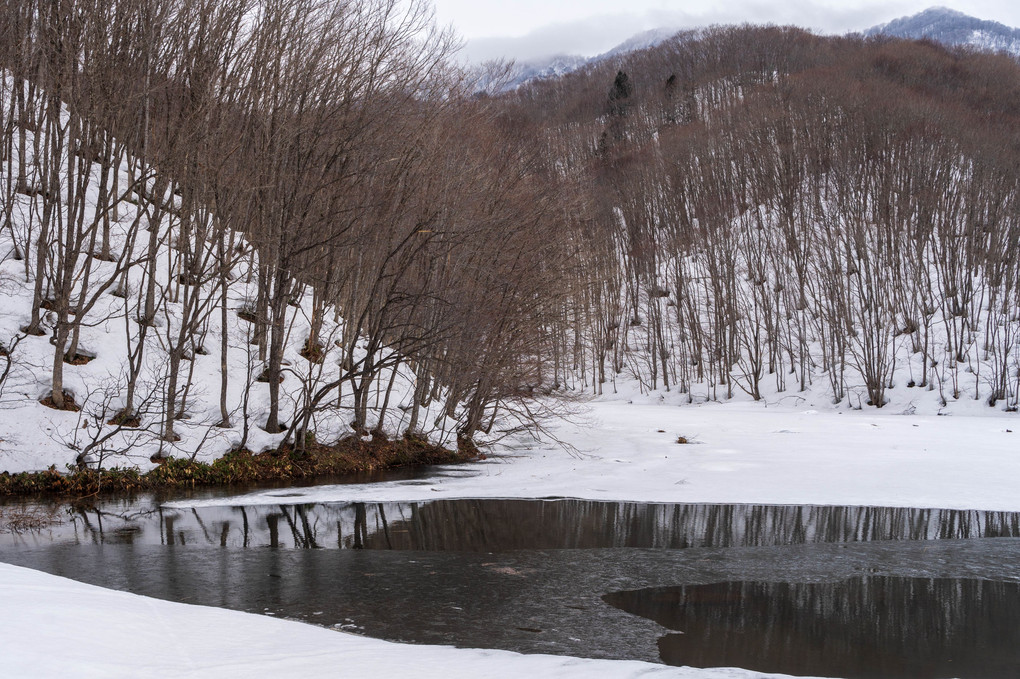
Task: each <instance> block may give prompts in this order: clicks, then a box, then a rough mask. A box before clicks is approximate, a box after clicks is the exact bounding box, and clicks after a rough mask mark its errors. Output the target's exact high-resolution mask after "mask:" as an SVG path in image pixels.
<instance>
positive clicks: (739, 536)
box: [0, 479, 1020, 677]
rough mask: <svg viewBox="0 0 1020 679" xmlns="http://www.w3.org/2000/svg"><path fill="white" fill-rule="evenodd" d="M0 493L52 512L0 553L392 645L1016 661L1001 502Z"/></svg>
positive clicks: (660, 655)
mask: <svg viewBox="0 0 1020 679" xmlns="http://www.w3.org/2000/svg"><path fill="white" fill-rule="evenodd" d="M407 482H409V483H413V482H415V481H414V480H413V479H409V480H408V481H407ZM280 493H281V501H285V500H283V497H285V496H286V490H284V489H281V491H280ZM0 509H4V510H6V512H7V514H8V515H10V514H11V513H12V512H14V511H24V510H29V511H33V512H40V511H42V512H46V511H52V512H54V516H55V517H56V518H58V519H60V520H61V522H60V523H59V524H57V525H53V526H50V527H46V528H43V529H40V530H31V531H22V532H11V531H9V530H8V531H6V532H3V530H2V529H0V560H2V561H7V562H10V563H15V564H19V565H24V566H29V567H32V568H37V569H39V570H43V571H47V572H50V573H54V574H57V575H63V576H67V577H72V578H75V579H77V580H82V581H85V582H90V583H93V584H98V585H102V586H105V587H111V588H114V589H121V590H127V591H132V592H136V593H139V594H145V595H149V596H155V597H159V598H164V599H171V600H175V601H183V602H187V603H197V604H205V605H213V606H222V607H226V608H232V609H237V610H244V611H251V612H258V613H265V614H269V615H276V616H281V617H287V618H293V619H297V620H304V621H307V622H312V623H316V624H320V625H325V626H334V627H337V628H342V629H347V630H350V631H356V632H360V633H363V634H367V635H370V636H375V637H381V638H386V639H392V640H403V641H414V642H419V643H444V644H454V645H458V646H471V647H488V648H504V649H510V650H517V651H523V652H545V653H559V654H570V655H579V656H587V657H596V658H627V659H640V660H649V661H659V662H666V663H670V664H681V665H694V666H705V667H708V666H739V667H747V668H750V669H758V670H762V671H774V672H784V673H790V674H814V675H822V676H844V677H951V676H960V677H1018V676H1020V631H1018V630H1020V565H1018V564H1020V515H1018V514H1013V513H1005V512H976V511H952V510H914V509H890V508H874V507H792V506H753V505H671V504H635V503H612V502H591V501H582V500H555V501H551V500H546V501H542V500H535V501H523V500H458V501H454V500H443V501H436V502H417V503H380V504H364V503H336V504H317V505H277V506H252V507H205V508H198V509H169V508H161V507H160V504H159V502H158V500H157V499H156V498H153V497H151V496H143V497H139V498H135V499H130V500H128V499H114V500H104V501H102V502H100V503H98V504H97V505H95V506H92V507H89V508H87V509H75V510H70V509H67V508H63V507H52V508H47V507H43V506H40V505H32V506H28V507H24V506H17V505H10V504H8V505H7V506H6V507H0ZM670 630H672V631H670Z"/></svg>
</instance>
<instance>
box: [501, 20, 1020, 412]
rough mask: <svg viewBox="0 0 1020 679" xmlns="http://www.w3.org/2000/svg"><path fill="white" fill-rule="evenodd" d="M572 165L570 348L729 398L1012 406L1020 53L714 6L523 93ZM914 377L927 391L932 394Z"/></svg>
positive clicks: (552, 150)
mask: <svg viewBox="0 0 1020 679" xmlns="http://www.w3.org/2000/svg"><path fill="white" fill-rule="evenodd" d="M513 104H514V106H515V108H514V109H513V110H514V114H515V115H517V116H520V117H522V118H526V119H528V120H530V121H531V123H532V124H533V125H534V126H536V127H537V128H540V129H542V130H543V132H544V134H545V135H546V139H547V140H548V144H549V151H548V152H549V154H550V155H551V156H552V157H554V158H555V159H556V163H557V168H558V169H559V170H560V172H561V173H562V175H563V176H564V178H565V181H567V182H571V183H572V185H573V188H572V190H571V191H570V192H569V194H570V196H571V199H572V202H569V203H567V205H566V206H565V208H564V210H565V213H566V214H569V215H571V216H572V218H573V219H574V222H575V224H574V226H575V228H576V229H577V233H578V234H579V235H578V237H577V238H576V239H575V241H574V245H575V258H576V259H575V262H576V264H577V267H576V269H575V271H576V272H577V279H576V280H577V283H576V286H575V294H574V295H573V296H572V297H571V300H570V304H571V306H570V307H569V308H564V309H563V320H564V323H563V327H564V328H565V329H566V330H565V332H564V335H563V338H562V342H563V345H564V346H565V347H569V351H568V355H569V356H570V357H571V360H570V361H569V366H570V368H571V372H572V374H576V375H579V376H580V378H581V381H582V382H584V383H588V384H593V385H594V389H595V391H597V392H602V391H604V390H605V386H604V383H605V381H606V380H609V379H612V378H613V376H614V375H628V376H633V377H636V378H637V379H639V380H640V381H641V382H642V384H643V385H645V386H646V387H647V388H648V389H662V390H668V389H675V390H679V391H681V392H684V393H688V394H691V395H692V396H693V397H695V398H708V399H727V398H730V397H732V396H734V395H735V394H739V393H746V394H749V395H750V396H751V397H753V398H755V399H758V398H761V397H762V396H763V394H766V393H768V394H773V395H774V394H781V393H790V394H793V393H798V392H802V391H805V390H810V389H814V390H816V391H817V390H818V388H819V385H823V386H824V389H825V390H827V391H828V393H829V396H830V397H831V400H832V401H833V402H835V403H843V404H847V403H849V404H850V405H853V406H855V407H863V406H866V405H872V406H878V407H880V406H882V405H883V404H884V403H885V402H886V400H887V394H886V392H887V390H888V389H890V388H893V387H896V388H916V389H920V390H927V391H931V392H935V394H936V396H935V398H937V399H938V401H939V402H941V403H943V404H944V403H947V402H952V401H955V400H957V399H981V400H983V401H986V402H987V403H988V405H991V406H995V407H1000V408H1002V407H1005V408H1007V409H1015V408H1016V406H1017V392H1018V383H1020V353H1018V352H1020V348H1018V343H1017V335H1018V331H1020V309H1018V304H1020V271H1018V262H1017V257H1018V253H1020V223H1018V217H1020V202H1018V184H1017V180H1018V169H1020V165H1018V159H1020V137H1018V130H1020V127H1018V122H1020V120H1018V113H1020V68H1018V66H1017V64H1016V63H1015V62H1014V61H1012V60H1011V59H1009V58H1007V57H1004V56H994V55H987V54H979V53H974V52H970V51H963V50H961V51H952V50H949V49H947V48H944V47H941V46H938V45H935V44H932V43H916V42H908V41H901V40H893V39H888V38H872V39H862V38H860V37H859V36H857V37H847V38H823V37H818V36H814V35H811V34H809V33H806V32H804V31H801V30H798V29H792V28H774V27H768V28H756V27H742V28H721V29H711V30H707V31H703V32H694V33H688V34H681V35H678V36H677V37H676V38H675V39H673V40H672V41H671V42H669V43H667V44H665V45H662V46H661V47H658V48H655V49H651V50H647V51H644V52H639V53H635V54H632V55H629V56H627V57H625V58H624V59H622V60H619V61H617V62H616V63H606V64H598V65H596V66H593V67H591V68H589V69H587V70H585V71H583V72H579V73H576V74H571V75H569V76H566V77H564V78H562V79H561V80H559V81H555V82H543V83H536V84H535V85H533V86H532V87H531V88H529V89H526V90H523V91H520V92H519V93H517V95H516V99H515V101H514V102H513ZM919 398H920V397H919Z"/></svg>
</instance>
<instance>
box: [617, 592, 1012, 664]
mask: <svg viewBox="0 0 1020 679" xmlns="http://www.w3.org/2000/svg"><path fill="white" fill-rule="evenodd" d="M603 599H604V600H605V601H606V602H607V603H609V604H611V605H613V606H615V607H617V608H620V609H622V610H625V611H627V612H628V613H633V614H635V615H640V616H642V617H646V618H650V619H652V620H654V621H655V622H657V623H659V624H660V625H662V626H664V627H667V628H669V629H672V630H676V633H673V634H667V635H666V636H664V637H662V638H660V639H659V652H660V655H661V657H662V660H663V662H665V663H667V664H669V665H689V666H694V667H720V666H735V667H743V668H746V669H752V670H757V671H760V672H779V673H785V674H794V675H813V676H841V677H847V678H848V679H855V678H858V677H862V678H863V677H869V678H873V677H890V678H891V677H897V678H899V677H913V678H916V679H921V678H925V677H929V678H934V677H980V678H989V677H1017V676H1020V584H1018V583H1014V582H995V581H990V580H977V579H949V578H945V579H931V578H903V577H888V576H866V577H858V578H851V579H848V580H842V581H839V582H825V583H785V582H720V583H715V584H708V585H690V586H682V587H665V588H653V589H643V590H637V591H631V592H615V593H612V594H607V595H605V596H604V597H603Z"/></svg>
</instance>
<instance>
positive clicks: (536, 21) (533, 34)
mask: <svg viewBox="0 0 1020 679" xmlns="http://www.w3.org/2000/svg"><path fill="white" fill-rule="evenodd" d="M434 4H435V7H436V17H437V19H438V21H439V23H440V24H441V25H452V26H453V27H454V28H455V29H456V31H457V33H458V34H459V35H460V36H462V37H463V38H464V39H465V40H466V41H467V45H466V47H465V50H464V56H465V57H466V58H467V59H468V60H470V61H473V62H479V61H484V60H488V59H496V58H515V59H521V60H527V59H537V58H541V57H546V56H550V55H554V54H580V55H584V56H593V55H596V54H600V53H602V52H605V51H607V50H609V49H611V48H612V47H614V46H615V45H617V44H619V43H621V42H623V41H625V40H627V39H628V38H630V37H631V36H633V35H635V34H637V33H640V32H642V31H646V30H650V29H654V28H674V27H675V28H677V29H678V30H679V29H681V28H693V27H697V26H708V25H712V24H740V23H748V22H749V23H774V24H795V25H798V26H804V27H806V28H810V29H812V30H814V31H817V32H821V33H836V34H841V33H846V32H849V31H858V30H863V29H865V28H869V27H871V26H874V25H875V24H879V23H884V22H887V21H891V20H892V19H896V18H898V17H901V16H907V15H911V14H916V13H917V12H920V11H923V10H924V9H926V8H928V7H930V6H932V5H941V6H945V7H949V8H951V9H954V10H957V11H960V12H963V13H965V14H970V15H971V16H975V17H978V18H980V19H988V20H992V21H999V22H1001V23H1004V24H1006V25H1009V26H1020V3H1016V2H1015V1H1014V0H787V1H786V2H781V3H779V2H768V1H766V0H728V1H723V0H702V1H701V2H698V3H690V2H677V1H675V0H674V1H672V2H670V1H669V0H627V1H626V2H624V1H623V0H552V1H550V0H503V1H499V2H497V1H496V0H434Z"/></svg>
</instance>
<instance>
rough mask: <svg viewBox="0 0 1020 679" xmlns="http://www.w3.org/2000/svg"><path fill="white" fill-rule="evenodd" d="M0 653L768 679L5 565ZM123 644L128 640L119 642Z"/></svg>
mask: <svg viewBox="0 0 1020 679" xmlns="http://www.w3.org/2000/svg"><path fill="white" fill-rule="evenodd" d="M0 598H2V599H3V601H4V613H5V614H4V615H3V616H0V654H2V656H3V658H4V673H5V676H11V677H36V678H38V679H43V678H45V677H57V678H60V679H63V678H64V677H69V676H73V677H77V678H79V679H87V678H88V677H102V678H103V679H114V678H117V677H130V678H132V679H142V678H143V677H182V678H184V677H217V678H225V677H246V678H255V677H274V678H275V677H319V676H337V675H338V674H340V673H342V674H343V676H355V677H357V676H360V677H408V678H410V677H415V678H421V679H425V678H427V677H436V678H437V679H459V678H460V677H465V678H470V679H476V678H479V677H486V678H491V679H498V678H499V677H507V678H511V677H513V678H517V677H527V676H535V677H553V676H555V677H564V678H570V677H578V678H582V677H600V678H602V677H604V678H606V679H609V678H614V677H620V678H621V679H622V678H625V677H642V678H643V677H676V678H680V679H683V678H687V679H738V678H750V677H768V676H779V675H765V674H759V673H756V672H749V671H746V670H738V669H709V670H705V669H692V668H676V667H664V666H661V665H654V664H652V663H643V662H637V661H624V660H589V659H579V658H569V657H562V656H550V655H522V654H519V653H511V652H509V651H487V650H475V649H456V648H451V647H446V646H415V645H410V644H396V643H392V642H387V641H379V640H376V639H368V638H365V637H359V636H355V635H352V634H348V633H345V632H338V631H333V630H329V629H326V628H322V627H315V626H312V625H307V624H304V623H300V622H293V621H289V620H278V619H275V618H269V617H265V616H258V615H251V614H248V613H240V612H237V611H228V610H224V609H219V608H209V607H205V606H192V605H187V604H179V603H174V602H170V601H162V600H159V599H151V598H149V597H143V596H137V595H134V594H128V593H126V592H116V591H112V590H107V589H103V588H101V587H94V586H92V585H86V584H83V583H79V582H75V581H73V580H68V579H66V578H60V577H57V576H54V575H49V574H46V573H40V572H38V571H33V570H31V569H27V568H20V567H18V566H11V565H7V564H0ZM128 639H129V643H125V642H126V640H128Z"/></svg>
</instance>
